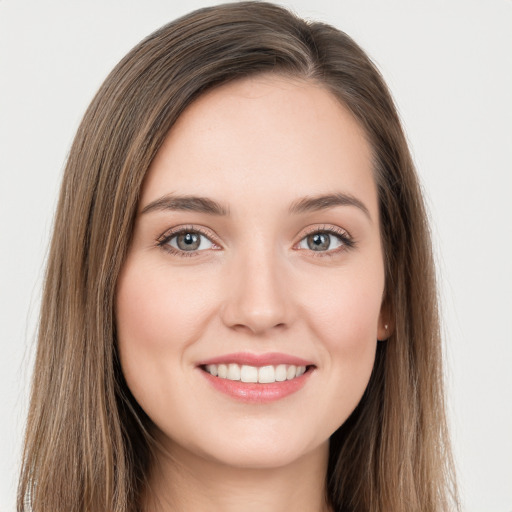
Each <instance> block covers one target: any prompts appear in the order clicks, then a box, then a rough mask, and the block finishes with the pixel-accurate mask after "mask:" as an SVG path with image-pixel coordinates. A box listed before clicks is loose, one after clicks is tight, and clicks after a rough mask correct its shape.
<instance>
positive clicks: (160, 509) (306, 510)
mask: <svg viewBox="0 0 512 512" xmlns="http://www.w3.org/2000/svg"><path fill="white" fill-rule="evenodd" d="M327 460H328V444H327V443H325V445H322V446H320V447H319V448H316V449H315V450H314V451H312V452H309V453H307V454H305V455H303V456H302V457H301V458H300V459H298V460H295V461H293V462H292V463H291V464H288V465H286V466H283V467H273V468H240V467H233V466H227V465H224V464H222V463H219V462H218V461H211V460H208V459H205V458H203V457H200V456H197V455H194V454H192V453H190V452H187V451H185V450H183V449H181V448H177V447H173V450H172V455H170V454H169V453H166V454H164V453H163V452H162V451H160V452H159V453H158V454H157V455H156V460H155V463H154V465H153V469H152V471H151V473H150V478H149V483H148V487H147V492H146V496H145V498H144V502H145V506H144V510H145V511H147V512H170V511H173V512H182V511H183V512H184V511H189V510H194V512H206V511H208V512H234V511H240V510H244V512H261V511H262V510H265V511H266V512H285V511H286V512H290V511H291V510H293V511H294V512H328V511H329V510H330V508H329V506H328V504H327V503H326V498H325V481H326V472H327Z"/></svg>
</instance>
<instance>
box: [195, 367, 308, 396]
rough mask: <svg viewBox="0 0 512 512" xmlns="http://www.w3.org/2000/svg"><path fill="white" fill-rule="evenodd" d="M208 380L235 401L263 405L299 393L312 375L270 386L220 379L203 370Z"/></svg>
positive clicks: (274, 383) (305, 374)
mask: <svg viewBox="0 0 512 512" xmlns="http://www.w3.org/2000/svg"><path fill="white" fill-rule="evenodd" d="M201 374H202V375H204V377H205V378H206V380H207V381H208V382H209V383H210V384H211V385H212V386H213V387H214V388H215V389H216V390H217V391H220V392H221V393H224V394H226V395H228V396H230V397H231V398H234V399H235V400H238V401H241V402H248V403H254V404H263V403H267V402H274V401H276V400H280V399H281V398H284V397H286V396H288V395H291V394H292V393H295V392H297V391H299V390H300V389H301V388H302V387H304V385H305V384H306V382H307V381H308V380H309V377H310V376H311V374H312V370H311V369H309V370H308V371H306V373H303V374H302V375H301V376H300V377H296V378H295V379H291V380H285V381H283V382H272V383H270V384H259V383H252V382H241V381H239V380H229V379H220V378H219V377H214V376H213V375H211V374H209V373H208V372H207V371H205V370H201Z"/></svg>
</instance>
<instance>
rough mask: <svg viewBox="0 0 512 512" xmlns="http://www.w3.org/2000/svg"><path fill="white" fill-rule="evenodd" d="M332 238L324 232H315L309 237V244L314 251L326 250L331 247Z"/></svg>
mask: <svg viewBox="0 0 512 512" xmlns="http://www.w3.org/2000/svg"><path fill="white" fill-rule="evenodd" d="M329 245H330V238H329V235H326V234H324V233H315V234H314V235H310V236H309V237H308V246H309V248H310V249H311V250H313V251H320V250H326V249H328V248H329Z"/></svg>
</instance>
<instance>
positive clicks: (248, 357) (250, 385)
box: [198, 353, 316, 404]
mask: <svg viewBox="0 0 512 512" xmlns="http://www.w3.org/2000/svg"><path fill="white" fill-rule="evenodd" d="M198 369H199V370H201V373H202V375H204V376H205V378H206V381H208V382H209V384H210V385H211V386H212V387H213V388H214V389H216V390H217V391H220V392H221V393H222V394H224V395H227V396H229V397H231V398H234V399H235V400H239V401H243V402H249V403H257V404H262V403H266V402H272V401H275V400H279V399H281V398H284V397H286V396H288V395H291V394H293V393H296V392H297V391H299V390H300V389H302V388H303V387H304V386H305V385H306V383H307V382H308V381H309V380H310V377H311V375H312V374H313V373H314V370H315V369H316V366H315V365H314V364H312V363H311V362H310V361H307V360H305V359H301V358H298V357H294V356H290V355H286V354H277V353H272V354H260V355H256V354H249V353H239V354H230V355H224V356H220V357H216V358H213V359H209V360H208V361H202V362H201V363H200V364H199V365H198Z"/></svg>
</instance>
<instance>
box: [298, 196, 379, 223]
mask: <svg viewBox="0 0 512 512" xmlns="http://www.w3.org/2000/svg"><path fill="white" fill-rule="evenodd" d="M336 206H355V207H356V208H358V209H359V210H361V211H362V212H363V213H364V214H365V215H366V217H368V219H369V220H370V221H371V220H372V217H371V215H370V212H369V210H368V208H367V207H366V206H365V204H364V203H363V202H362V201H360V200H359V199H357V197H354V196H352V195H350V194H344V193H341V192H338V193H335V194H327V195H319V196H311V197H309V196H308V197H303V198H302V199H299V200H297V201H294V202H293V203H292V204H291V206H290V208H289V212H290V213H292V214H297V213H306V212H312V211H318V210H326V209H328V208H334V207H336Z"/></svg>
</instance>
